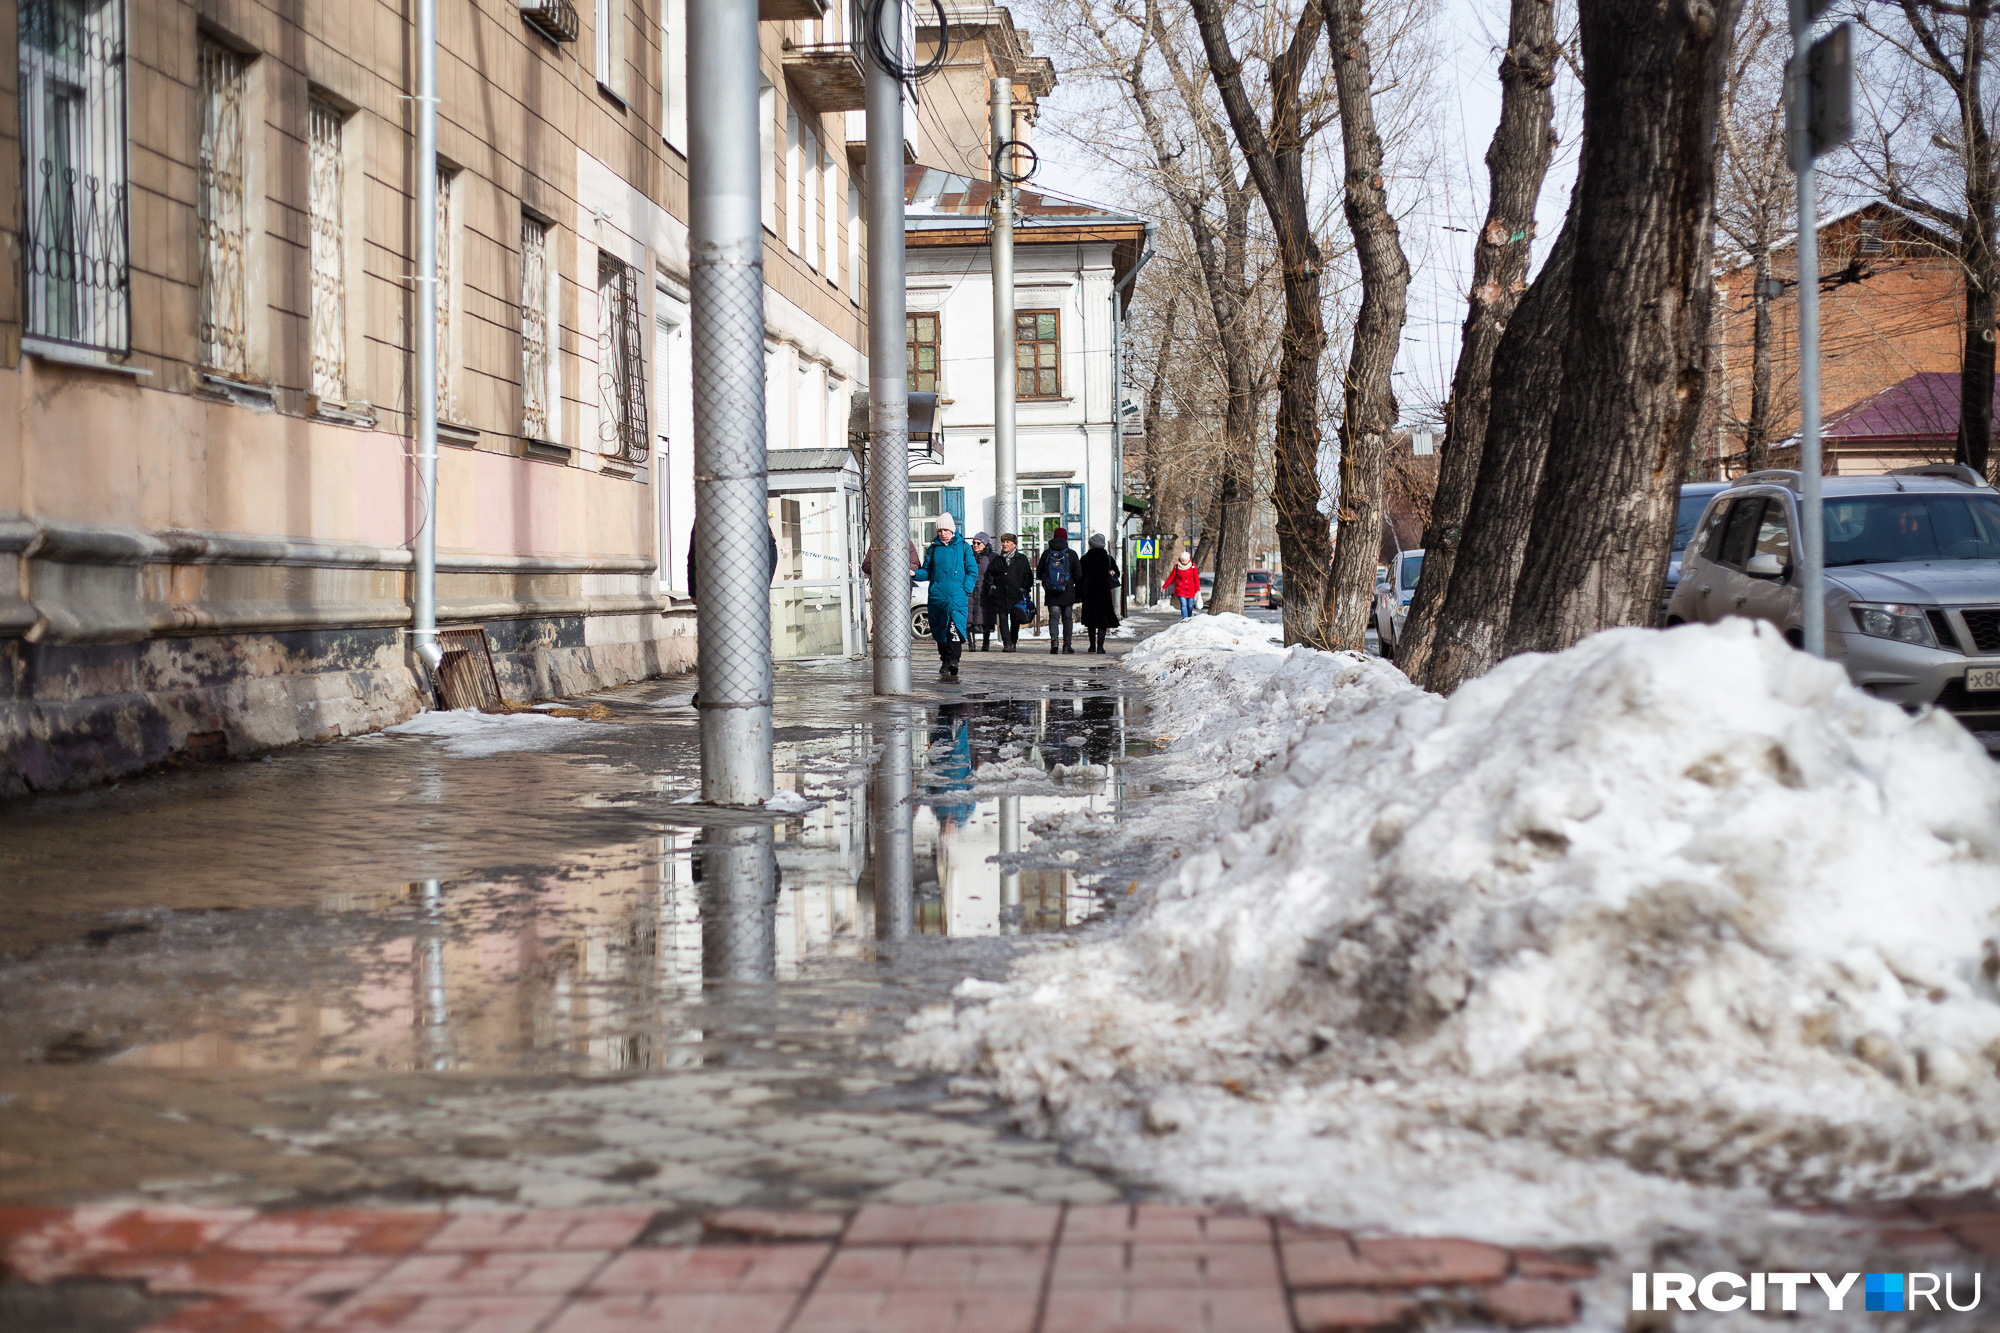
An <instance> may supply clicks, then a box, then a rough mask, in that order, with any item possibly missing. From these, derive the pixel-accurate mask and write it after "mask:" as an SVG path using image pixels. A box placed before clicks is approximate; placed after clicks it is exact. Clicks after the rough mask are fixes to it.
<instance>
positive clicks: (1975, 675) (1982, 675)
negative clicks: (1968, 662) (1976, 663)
mask: <svg viewBox="0 0 2000 1333" xmlns="http://www.w3.org/2000/svg"><path fill="white" fill-rule="evenodd" d="M1965 688H1966V689H1968V690H2000V667H1974V668H1972V669H1971V670H1970V671H1968V672H1966V673H1965Z"/></svg>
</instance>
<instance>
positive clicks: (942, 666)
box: [910, 514, 979, 678]
mask: <svg viewBox="0 0 2000 1333" xmlns="http://www.w3.org/2000/svg"><path fill="white" fill-rule="evenodd" d="M910 578H911V580H912V581H914V582H917V583H925V582H928V583H929V584H930V585H931V603H930V614H931V637H932V638H933V639H936V640H937V646H938V674H939V675H940V676H950V677H953V678H956V677H957V675H958V655H959V654H960V653H961V652H963V651H964V650H965V636H966V619H965V618H966V614H967V610H968V608H969V607H970V605H971V601H972V589H973V587H974V585H976V584H977V583H978V582H979V561H978V560H977V559H975V558H974V556H973V554H972V547H971V546H970V545H968V544H967V543H965V542H963V541H961V540H959V536H958V521H957V520H956V519H954V518H952V516H951V515H950V514H940V515H938V524H937V540H936V541H934V542H932V543H931V548H930V550H928V551H926V552H924V563H923V564H922V566H920V567H919V568H918V570H917V572H916V573H914V574H912V575H910Z"/></svg>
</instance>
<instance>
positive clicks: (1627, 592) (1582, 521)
mask: <svg viewBox="0 0 2000 1333" xmlns="http://www.w3.org/2000/svg"><path fill="white" fill-rule="evenodd" d="M1736 12H1737V0H1676V2H1675V3H1671V4H1665V5H1659V6H1653V7H1633V6H1630V5H1625V4H1618V3H1613V0H1583V3H1582V4H1581V5H1580V6H1579V13H1578V20H1579V22H1578V33H1579V37H1580V39H1581V45H1582V50H1583V74H1584V80H1583V85H1584V130H1583V156H1582V161H1581V164H1580V171H1579V173H1578V179H1577V190H1576V201H1577V209H1576V218H1575V223H1574V225H1575V228H1576V239H1575V246H1576V255H1575V259H1574V264H1575V270H1574V274H1573V276H1572V278H1571V281H1570V321H1569V325H1570V326H1569V334H1568V338H1567V340H1566V343H1565V346H1564V349H1563V377H1562V391H1561V398H1560V400H1559V404H1558V407H1557V410H1556V416H1555V420H1554V422H1553V424H1552V426H1551V429H1550V435H1549V446H1548V457H1547V460H1546V462H1545V464H1544V467H1543V470H1542V478H1541V484H1540V487H1539V489H1538V491H1537V495H1536V500H1535V516H1534V526H1533V528H1532V529H1531V531H1530V533H1529V537H1528V547H1527V551H1526V553H1525V555H1524V557H1523V561H1522V568H1521V577H1520V581H1519V582H1518V583H1517V584H1516V586H1515V590H1514V607H1513V615H1512V617H1511V621H1510V624H1509V631H1508V635H1509V647H1510V648H1512V649H1514V650H1517V651H1519V650H1550V651H1553V650H1557V649H1561V648H1566V647H1568V646H1569V645H1570V644H1572V643H1574V642H1576V641H1577V640H1578V639H1580V638H1582V637H1584V636H1585V635H1587V634H1590V633H1592V632H1594V631H1596V630H1599V629H1603V628H1606V627H1608V626H1612V625H1638V624H1649V623H1651V622H1652V621H1653V619H1654V618H1655V617H1656V615H1657V613H1658V604H1659V597H1660V588H1661V586H1662V583H1663V581H1664V579H1665V575H1666V562H1667V548H1668V546H1669V544H1670V541H1671V538H1672V535H1673V522H1674V508H1675V499H1676V496H1677V495H1678V493H1679V486H1680V479H1681V473H1682V470H1683V468H1684V466H1685V462H1686V458H1687V455H1688V451H1689V446H1690V445H1691V443H1692V440H1693V436H1694V433H1695V431H1696V429H1697V428H1698V426H1699V424H1700V421H1701V416H1702V403H1703V400H1704V397H1705V394H1706V387H1707V369H1708V364H1707V363H1708V326H1709V300H1710V296H1711V293H1712V292H1713V284H1712V282H1711V279H1710V263H1711V259H1712V256H1713V254H1714V204H1715V174H1716V160H1715V154H1716V122H1717V119H1718V117H1719V114H1720V110H1721V101H1722V86H1723V82H1724V79H1725V76H1726V72H1727V65H1728V54H1729V46H1730V37H1731V34H1732V32H1733V30H1734V27H1735V19H1736Z"/></svg>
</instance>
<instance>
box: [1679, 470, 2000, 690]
mask: <svg viewBox="0 0 2000 1333" xmlns="http://www.w3.org/2000/svg"><path fill="white" fill-rule="evenodd" d="M1822 485H1823V487H1824V491H1823V494H1824V501H1823V512H1824V514H1825V522H1826V651H1827V656H1828V657H1829V658H1831V659H1833V660H1834V661H1837V662H1840V663H1841V664H1842V665H1843V666H1845V667H1846V668H1847V675H1848V679H1850V680H1852V681H1853V682H1854V683H1855V684H1856V685H1858V686H1860V687H1861V688H1862V689H1864V690H1866V691H1868V693H1870V694H1872V695H1874V696H1876V697H1877V698H1879V699H1887V700H1889V701H1891V702H1892V703H1898V704H1901V705H1903V706H1904V707H1906V708H1917V707H1920V706H1922V705H1924V704H1936V705H1937V706H1938V707H1940V708H1944V709H1948V710H1949V711H1951V712H1953V713H1956V714H1959V715H1961V716H1964V717H1966V718H1967V720H1968V721H1970V720H1973V719H1975V718H1977V719H1980V720H1981V724H1982V725H1992V724H1993V722H1994V721H1995V720H1996V719H2000V492H1996V491H1995V490H1994V489H1993V488H1992V487H1991V486H1988V485H1987V484H1986V483H1985V481H1984V479H1982V478H1981V477H1980V476H1979V474H1978V473H1976V472H1974V471H1973V470H1972V469H1970V468H1967V467H1962V466H1959V465H1958V464H1955V463H1940V464H1931V465H1928V466H1925V467H1912V468H1897V469H1896V470H1895V471H1893V472H1890V473H1889V474H1887V475H1886V476H1880V477H1828V478H1826V479H1825V481H1824V482H1823V483H1822ZM1798 487H1799V474H1798V473H1796V472H1789V471H1780V470H1770V471H1764V472H1753V473H1751V474H1750V475H1748V476H1746V477H1744V478H1742V479H1741V480H1740V481H1738V482H1736V483H1735V484H1734V485H1733V486H1731V487H1729V488H1728V489H1727V490H1724V491H1722V492H1721V493H1720V494H1718V495H1716V496H1715V497H1714V498H1713V499H1711V500H1710V501H1709V503H1708V505H1707V507H1706V508H1705V510H1704V511H1703V514H1702V517H1701V520H1700V523H1699V524H1698V526H1697V527H1696V529H1695V531H1694V533H1693V535H1692V536H1691V537H1690V539H1689V541H1688V545H1687V548H1686V551H1685V552H1684V554H1683V556H1682V561H1681V576H1680V581H1679V585H1678V586H1677V587H1676V588H1675V589H1674V595H1673V597H1672V599H1671V600H1670V601H1669V602H1668V604H1667V624H1669V625H1677V624H1683V623H1687V622H1706V623H1713V622H1715V621H1718V620H1721V619H1723V618H1724V617H1727V616H1748V617H1751V618H1752V619H1757V620H1764V621H1768V622H1770V623H1771V624H1773V625H1776V626H1777V627H1778V628H1779V629H1780V630H1782V631H1783V632H1784V635H1785V637H1786V638H1787V639H1789V640H1791V641H1792V642H1793V643H1794V644H1798V643H1802V642H1803V641H1804V634H1803V629H1802V626H1801V610H1800V608H1801V601H1800V595H1799V587H1798V583H1797V580H1796V578H1795V577H1794V571H1793V568H1792V534H1793V533H1794V532H1797V531H1798V526H1799V494H1798Z"/></svg>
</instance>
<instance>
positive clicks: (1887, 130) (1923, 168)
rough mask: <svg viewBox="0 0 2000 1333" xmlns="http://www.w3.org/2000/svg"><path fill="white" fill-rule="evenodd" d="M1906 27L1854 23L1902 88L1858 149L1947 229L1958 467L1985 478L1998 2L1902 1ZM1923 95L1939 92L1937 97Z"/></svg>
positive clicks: (1999, 203) (1890, 190)
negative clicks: (1951, 250)
mask: <svg viewBox="0 0 2000 1333" xmlns="http://www.w3.org/2000/svg"><path fill="white" fill-rule="evenodd" d="M1901 10H1902V16H1903V23H1902V24H1900V25H1898V24H1894V23H1892V22H1889V21H1885V20H1882V19H1880V18H1878V16H1877V15H1876V14H1875V13H1874V12H1873V11H1871V10H1869V9H1867V8H1865V7H1862V8H1859V9H1858V10H1857V11H1856V13H1855V20H1856V22H1858V23H1859V24H1860V25H1861V26H1862V27H1863V28H1865V29H1866V30H1867V31H1868V32H1870V33H1872V34H1873V35H1874V36H1875V37H1876V38H1877V39H1879V41H1880V42H1881V43H1882V44H1883V46H1884V47H1885V48H1886V49H1887V52H1888V53H1890V54H1891V55H1892V56H1893V58H1894V62H1895V64H1896V65H1899V66H1900V67H1901V68H1900V70H1897V69H1892V70H1891V71H1890V78H1891V80H1892V82H1893V81H1895V80H1896V79H1897V77H1898V75H1900V74H1905V73H1917V72H1921V73H1923V74H1927V75H1929V76H1930V77H1931V79H1932V80H1935V82H1934V83H1931V84H1930V85H1929V88H1924V87H1920V86H1915V85H1913V84H1911V83H1903V84H1901V86H1899V87H1895V88H1893V90H1892V91H1893V93H1897V94H1900V96H1895V97H1893V100H1888V101H1886V102H1878V106H1877V110H1878V114H1877V116H1876V118H1875V124H1874V125H1873V126H1872V127H1871V132H1870V133H1869V134H1868V135H1867V136H1866V137H1865V138H1863V139H1862V140H1861V141H1859V142H1858V143H1857V144H1856V145H1855V157H1856V160H1857V161H1858V162H1859V163H1860V164H1861V167H1862V172H1863V175H1864V176H1865V177H1866V178H1869V179H1871V180H1872V181H1873V183H1874V184H1875V185H1876V186H1877V188H1879V189H1880V190H1881V192H1882V194H1883V195H1884V197H1886V198H1887V199H1888V200H1889V202H1890V203H1892V204H1895V205H1896V206H1897V207H1898V208H1902V209H1906V210H1908V211H1909V212H1911V213H1914V214H1916V215H1918V216H1919V217H1923V218H1928V219H1930V220H1931V221H1933V222H1936V223H1939V224H1941V225H1943V226H1945V227H1947V228H1949V229H1950V230H1951V231H1952V232H1953V233H1954V234H1955V235H1956V237H1957V242H1958V243H1957V259H1958V261H1959V263H1960V265H1961V266H1962V267H1963V270H1964V276H1965V323H1964V331H1963V347H1964V351H1963V353H1962V355H1961V358H1960V361H1959V418H1958V461H1959V462H1961V463H1965V464H1966V465H1968V466H1970V467H1972V468H1975V469H1977V470H1978V471H1979V472H1981V473H1986V472H1987V471H1988V469H1989V466H1990V462H1991V450H1992V440H1993V371H1994V329H1995V324H1996V319H1997V318H2000V238H1996V227H2000V219H1996V208H1997V207H2000V161H1996V159H1995V154H1994V147H1993V115H1994V107H1993V106H1992V104H1991V100H1990V97H1989V95H1988V93H1987V91H1986V64H1987V62H1988V61H1989V60H1990V59H1992V55H1991V53H1990V52H1989V49H1988V43H1987V36H1988V28H1987V25H1988V23H1989V21H1990V20H1991V18H1992V15H1993V4H1992V0H1967V2H1966V3H1963V4H1959V3H1952V2H1951V0H1901ZM1927 93H1938V94H1942V96H1941V97H1935V96H1929V95H1927Z"/></svg>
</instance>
